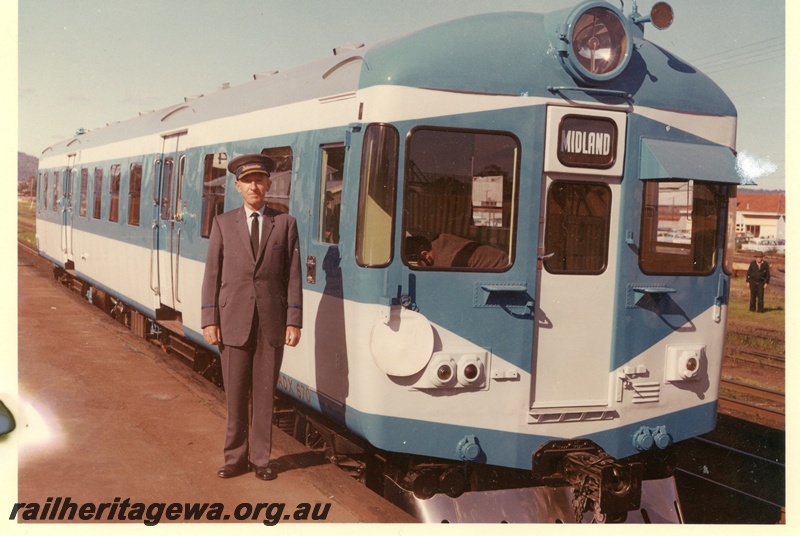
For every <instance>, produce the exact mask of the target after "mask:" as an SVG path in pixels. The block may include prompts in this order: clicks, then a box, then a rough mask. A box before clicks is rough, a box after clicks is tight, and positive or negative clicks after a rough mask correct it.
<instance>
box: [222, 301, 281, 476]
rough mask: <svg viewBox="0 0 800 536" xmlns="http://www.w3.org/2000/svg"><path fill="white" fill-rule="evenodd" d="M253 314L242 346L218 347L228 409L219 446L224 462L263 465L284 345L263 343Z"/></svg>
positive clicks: (269, 447)
mask: <svg viewBox="0 0 800 536" xmlns="http://www.w3.org/2000/svg"><path fill="white" fill-rule="evenodd" d="M254 316H255V318H253V326H252V329H251V331H250V337H249V338H248V341H247V343H246V345H245V346H241V347H239V346H225V345H224V344H223V345H221V346H220V353H221V357H222V381H223V384H224V387H225V401H226V404H227V408H228V416H227V422H226V428H225V445H224V448H223V453H224V456H225V464H226V465H229V464H233V465H238V464H244V463H247V462H248V461H250V463H252V464H253V465H255V466H257V467H263V466H266V465H267V464H268V463H269V461H270V454H271V452H272V411H273V407H274V397H275V388H276V386H277V383H278V375H279V374H280V370H281V362H282V361H283V348H284V347H283V346H278V347H276V346H272V345H270V344H269V343H268V342H267V339H266V337H265V336H264V334H263V331H262V330H261V328H260V323H259V320H258V313H257V312H256V314H255V315H254ZM223 342H224V334H223ZM251 400H252V412H250V402H251Z"/></svg>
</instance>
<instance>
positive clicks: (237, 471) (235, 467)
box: [217, 463, 250, 478]
mask: <svg viewBox="0 0 800 536" xmlns="http://www.w3.org/2000/svg"><path fill="white" fill-rule="evenodd" d="M249 472H250V464H249V463H240V464H229V465H223V466H222V467H220V468H219V470H218V471H217V476H218V477H220V478H233V477H235V476H239V475H243V474H245V473H249Z"/></svg>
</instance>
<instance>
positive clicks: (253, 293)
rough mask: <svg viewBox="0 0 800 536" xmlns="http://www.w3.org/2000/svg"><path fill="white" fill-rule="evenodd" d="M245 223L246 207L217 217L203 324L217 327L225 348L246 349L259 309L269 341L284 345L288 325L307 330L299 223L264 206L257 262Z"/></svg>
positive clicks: (205, 279)
mask: <svg viewBox="0 0 800 536" xmlns="http://www.w3.org/2000/svg"><path fill="white" fill-rule="evenodd" d="M246 219H247V216H246V213H245V210H244V207H239V208H237V209H234V210H230V211H228V212H225V213H224V214H220V215H218V216H217V217H216V218H214V223H213V224H212V227H211V235H210V236H209V239H208V253H207V255H206V268H205V274H204V276H203V288H202V311H201V318H200V321H201V325H202V327H206V326H209V325H212V324H217V325H219V326H220V332H221V339H222V343H223V344H226V345H230V346H244V345H245V344H246V342H247V338H248V335H249V334H250V328H251V327H252V323H253V314H254V312H255V310H256V308H258V317H259V321H260V323H261V327H262V329H263V330H264V333H265V335H266V337H267V340H268V341H269V343H270V344H271V345H272V346H282V345H283V344H284V342H285V338H286V326H297V327H302V325H303V284H302V279H301V277H302V271H301V268H300V243H299V239H298V236H297V222H296V220H295V219H294V218H293V217H292V216H289V215H288V214H283V213H281V212H278V211H277V210H273V209H271V208H269V207H265V208H264V216H263V217H262V218H261V243H260V246H259V251H258V253H257V254H256V255H255V257H254V255H253V252H252V247H251V246H250V233H249V231H248V228H247V225H248V222H246Z"/></svg>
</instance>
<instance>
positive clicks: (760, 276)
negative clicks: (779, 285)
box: [746, 261, 769, 285]
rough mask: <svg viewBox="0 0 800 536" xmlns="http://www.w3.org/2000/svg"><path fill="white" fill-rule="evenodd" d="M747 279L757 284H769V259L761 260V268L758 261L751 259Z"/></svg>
mask: <svg viewBox="0 0 800 536" xmlns="http://www.w3.org/2000/svg"><path fill="white" fill-rule="evenodd" d="M746 281H747V282H748V283H755V284H757V285H758V284H761V283H766V284H768V285H769V264H767V261H762V262H761V268H759V267H758V263H757V262H756V261H750V266H749V267H748V268H747V279H746Z"/></svg>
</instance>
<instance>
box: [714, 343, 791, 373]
mask: <svg viewBox="0 0 800 536" xmlns="http://www.w3.org/2000/svg"><path fill="white" fill-rule="evenodd" d="M725 358H726V359H738V360H741V361H746V362H748V363H753V364H756V365H764V366H767V367H773V368H779V369H786V357H784V356H782V355H780V354H775V353H772V352H762V351H759V350H752V349H750V348H743V347H740V346H734V347H730V348H727V349H726V353H725Z"/></svg>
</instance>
